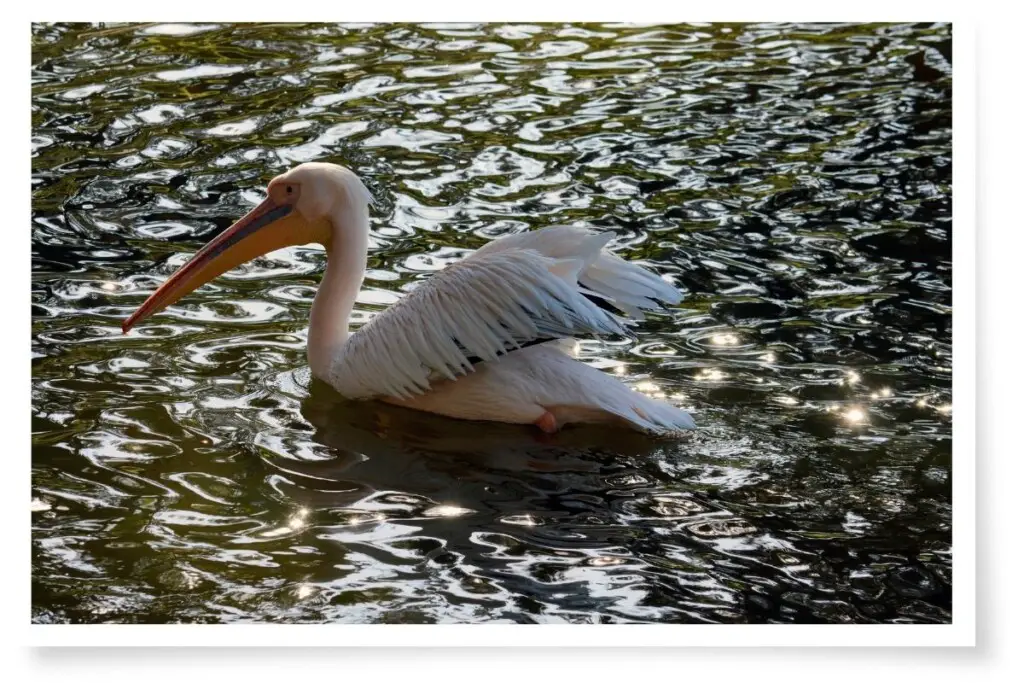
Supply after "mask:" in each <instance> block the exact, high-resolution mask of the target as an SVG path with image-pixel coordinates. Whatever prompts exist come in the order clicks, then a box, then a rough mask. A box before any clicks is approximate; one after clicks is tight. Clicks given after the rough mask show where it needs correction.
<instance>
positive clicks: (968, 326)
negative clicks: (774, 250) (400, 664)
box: [3, 0, 976, 648]
mask: <svg viewBox="0 0 1024 683" xmlns="http://www.w3.org/2000/svg"><path fill="white" fill-rule="evenodd" d="M345 4H346V5H347V4H348V3H345ZM403 4H404V5H405V7H397V8H396V7H394V6H390V7H389V6H387V5H385V4H384V3H381V2H377V3H373V5H372V6H369V5H365V4H361V3H360V4H357V3H353V6H352V7H345V8H344V12H335V15H337V14H339V13H341V14H344V15H345V17H344V19H345V20H346V21H356V20H378V21H387V20H392V21H394V20H401V21H416V20H434V21H436V20H439V19H464V18H465V19H472V20H476V21H486V20H492V21H514V20H518V21H528V20H532V21H545V20H547V21H552V20H559V21H564V20H569V19H571V18H577V20H579V19H578V17H581V16H583V17H587V20H588V21H596V20H619V21H630V22H643V21H651V22H662V23H671V22H677V21H684V20H686V21H693V20H696V19H694V16H693V15H696V16H697V17H698V18H699V19H700V20H702V21H742V20H746V21H750V20H769V19H770V20H779V9H780V5H782V7H781V9H782V10H785V15H786V17H787V18H794V19H795V18H799V19H800V20H803V21H906V20H919V19H922V18H924V19H927V20H949V19H950V18H951V16H952V15H953V14H957V15H962V12H960V11H957V12H953V11H952V10H951V8H952V7H954V5H952V4H951V3H945V6H940V5H943V3H939V2H931V3H918V2H901V3H898V4H897V3H892V2H868V1H865V0H860V1H859V2H857V3H855V6H853V7H849V6H842V5H845V4H846V3H818V2H811V3H800V4H798V5H797V7H796V8H795V9H794V8H793V6H794V4H796V3H792V2H790V3H780V2H778V1H776V2H773V3H771V7H772V9H771V10H766V9H765V5H764V4H763V3H756V2H745V3H733V4H726V3H724V2H716V3H713V8H712V10H713V11H712V12H710V14H711V15H712V16H706V15H708V14H709V11H708V6H707V5H702V6H700V7H693V8H686V7H685V6H683V7H680V8H678V9H674V10H672V11H669V10H668V9H666V4H665V3H661V2H653V3H650V4H643V3H638V2H636V1H634V2H630V3H628V4H627V3H616V4H612V3H610V2H604V3H597V5H596V6H595V3H592V2H587V3H585V4H582V7H581V6H580V5H577V6H576V8H575V9H574V8H572V7H569V6H567V3H564V2H563V3H552V2H549V1H548V2H544V1H536V0H516V2H515V3H512V4H510V5H507V6H503V5H500V4H494V3H490V4H488V3H478V2H468V1H467V2H451V3H448V5H447V6H445V7H439V6H438V4H437V3H430V4H427V3H418V4H413V3H411V2H409V3H403ZM115 7H116V9H114V10H111V9H109V8H97V6H96V4H95V3H70V2H63V1H61V2H48V3H47V4H46V6H45V7H40V8H38V12H37V14H39V15H42V16H39V17H37V18H39V19H45V20H53V19H57V18H60V19H65V20H67V19H78V20H83V19H85V18H97V17H99V18H105V17H116V18H118V19H120V20H128V19H131V20H139V21H153V20H165V21H175V20H177V21H180V20H182V18H183V17H184V16H187V17H188V18H189V20H191V21H223V20H225V19H230V18H232V17H245V19H246V20H247V21H253V20H257V19H265V18H275V19H277V20H281V19H282V17H281V14H282V8H283V9H284V10H290V9H294V14H295V16H287V20H288V21H305V20H309V21H315V20H327V19H328V18H334V19H336V18H337V16H335V17H326V16H323V15H324V10H322V9H321V10H316V11H315V12H314V13H315V15H316V16H301V15H303V14H309V13H310V12H312V11H313V10H312V8H314V7H315V5H312V4H310V5H306V6H303V7H295V8H289V7H286V6H285V7H283V6H281V5H280V4H276V5H272V4H263V5H262V6H260V3H241V6H236V7H235V8H233V9H231V10H230V11H229V10H227V9H225V3H218V4H217V7H216V8H214V10H212V11H211V10H210V4H209V3H202V2H192V1H188V0H179V1H178V2H175V3H171V4H168V5H166V6H164V7H162V8H161V7H156V6H153V5H148V4H142V3H127V2H123V3H117V6H115ZM691 9H692V11H691ZM160 14H163V15H164V16H163V17H160V16H158V15H160ZM168 14H171V15H173V16H167V15H168ZM285 14H290V12H287V11H286V12H285ZM936 14H939V15H940V16H936ZM46 15H56V16H46ZM154 15H157V16H154ZM701 15H705V16H701ZM766 15H770V16H766ZM880 17H884V19H881V18H880ZM13 28H14V29H15V30H17V31H21V32H24V31H25V30H26V24H25V23H20V22H13ZM12 38H13V39H12V40H11V41H10V42H11V43H13V44H14V45H19V44H24V42H26V39H25V37H24V35H23V34H19V35H15V36H13V37H12ZM953 42H954V53H955V59H954V150H955V151H954V157H953V158H954V186H955V190H954V204H953V212H954V223H955V226H956V228H955V230H954V263H955V267H954V271H955V276H954V277H955V278H956V289H955V291H954V309H955V315H954V321H953V335H954V340H955V343H954V353H953V356H954V366H955V368H956V369H955V373H954V405H955V407H956V409H955V410H954V415H953V420H954V456H953V461H954V470H955V475H954V477H953V496H954V501H955V513H954V518H953V534H954V539H955V543H956V545H955V551H954V574H955V578H954V588H953V604H954V622H953V624H950V625H877V626H876V625H857V626H846V625H827V626H814V625H797V624H787V625H772V626H768V625H765V626H760V625H749V626H746V625H744V626H735V625H628V626H616V625H602V626H584V625H579V626H561V625H538V626H505V625H496V624H481V625H433V626H417V625H388V626H375V625H358V626H357V625H274V624H257V625H211V626H204V625H188V626H180V625H176V626H160V625H141V626H132V625H89V626H84V625H39V624H32V625H31V626H29V628H28V629H25V628H24V625H25V623H26V621H27V619H28V614H30V605H29V603H30V594H29V591H27V590H24V591H21V590H17V589H15V596H14V597H15V598H16V599H17V602H18V603H19V604H20V605H22V609H18V610H11V611H15V612H18V613H17V614H16V615H15V618H16V622H15V623H16V624H17V625H19V626H21V627H22V628H19V629H18V631H19V634H20V635H21V638H22V642H23V643H25V644H29V645H35V646H63V645H83V646H109V645H116V646H141V645H162V646H258V647H268V646H281V645H289V644H294V645H303V646H332V647H337V646H340V645H345V646H357V647H367V646H370V647H376V646H417V647H422V646H442V647H450V646H512V645H515V646H520V645H527V646H540V647H551V646H574V647H580V646H584V647H601V648H606V647H613V646H616V647H621V646H627V647H637V646H641V647H649V646H673V647H679V646H708V645H716V646H723V645H725V646H750V645H757V646H793V645H831V646H855V645H856V646H861V645H872V646H939V645H973V644H974V642H975V605H974V598H975V580H974V579H975V566H974V561H975V558H974V550H975V548H974V545H975V536H974V523H975V510H974V503H975V500H974V484H975V481H974V476H975V471H974V458H973V457H972V456H973V445H974V442H975V423H974V417H975V416H974V399H975V396H974V389H975V388H974V381H975V376H974V364H973V361H974V351H975V348H974V347H975V344H974V342H975V339H974V329H975V320H974V305H973V304H974V301H975V291H976V290H975V272H974V270H975V269H974V249H975V228H974V215H975V197H974V194H975V193H974V189H975V188H974V184H973V182H972V179H973V176H974V173H975V170H974V165H973V162H974V154H975V150H974V143H975V139H974V137H975V111H974V107H975V96H974V92H975V79H974V71H975V54H974V28H973V26H972V25H971V24H970V23H969V22H967V21H965V20H963V19H954V29H953ZM23 54H24V52H22V55H23ZM10 61H14V62H16V63H27V60H25V59H24V58H23V57H22V58H19V59H15V60H10ZM8 63H9V62H8ZM21 73H27V69H26V70H25V71H22V72H21ZM26 118H27V116H26ZM12 128H14V130H15V131H18V130H20V131H24V130H26V129H27V128H28V125H27V121H26V125H21V126H20V127H19V126H18V125H17V124H15V125H14V126H12ZM18 143H20V145H19V144H18ZM10 148H11V149H15V150H17V149H25V148H26V146H25V144H24V140H23V139H17V138H16V139H15V144H13V145H11V146H10ZM26 157H27V154H26ZM21 168H22V169H23V173H24V174H25V175H27V174H29V171H28V163H27V159H25V161H24V162H23V163H22V166H21ZM10 170H11V169H10V168H8V169H6V171H10ZM25 175H21V176H20V177H18V179H16V180H14V181H12V185H13V186H14V187H18V186H21V187H24V186H26V185H27V184H26V183H25V181H24V178H25ZM27 224H28V220H24V221H23V222H21V223H19V225H21V226H24V225H27ZM22 235H23V236H24V243H26V244H27V242H28V239H27V237H28V236H27V231H24V230H22ZM19 239H21V237H19ZM20 253H22V254H27V253H28V249H27V248H25V249H24V250H22V251H21V252H20ZM20 265H25V266H27V264H20ZM20 265H19V267H20ZM24 271H25V274H26V275H27V271H28V268H27V267H26V268H25V269H24ZM8 272H10V271H5V272H4V273H3V274H4V276H5V277H7V276H8ZM26 279H27V277H26ZM22 282H24V280H22ZM5 289H7V288H5ZM14 290H15V291H24V290H19V288H18V287H15V288H14ZM26 294H27V293H26ZM26 298H27V296H26ZM22 301H24V299H23V300H22ZM22 306H25V304H22ZM26 328H27V326H26ZM25 339H26V340H27V335H26V337H25ZM24 349H25V346H18V347H17V348H15V349H13V350H12V355H17V354H26V357H27V353H26V351H25V350H24ZM26 369H27V368H26ZM8 376H9V375H8ZM21 376H22V377H26V384H28V380H27V373H26V374H23V375H21ZM5 398H6V397H5ZM19 410H20V412H21V414H22V415H24V416H25V418H24V419H25V422H26V423H27V421H28V420H27V416H28V411H27V410H26V408H25V406H24V405H21V406H20V407H19V406H14V407H13V408H10V409H9V410H5V411H4V412H5V413H8V414H12V413H17V412H18V411H19ZM14 429H15V431H16V432H18V433H20V434H25V433H27V432H28V426H27V424H25V425H24V428H23V429H22V430H20V431H19V430H17V428H14ZM23 443H24V442H23ZM26 445H28V444H26ZM23 452H26V453H27V452H30V448H26V449H25V451H23ZM26 460H27V459H26ZM26 465H27V467H26V469H30V462H28V463H26ZM12 481H13V483H14V484H15V486H11V488H12V491H13V493H12V494H11V495H7V496H5V502H7V501H15V502H16V503H17V505H16V506H14V509H13V510H12V513H13V514H11V515H6V516H5V519H7V520H17V521H19V523H21V524H23V526H21V528H20V530H19V532H18V533H19V535H21V536H22V537H25V538H26V541H25V545H24V546H23V547H24V548H25V552H24V554H23V559H24V563H23V564H22V567H29V568H30V557H29V552H28V548H29V542H28V538H27V536H28V534H27V533H26V531H25V530H26V529H28V528H29V526H28V525H29V517H30V514H29V513H27V512H26V510H27V508H28V506H27V505H24V503H27V494H26V491H27V487H26V486H25V481H26V480H25V479H21V480H17V478H15V477H8V478H7V481H5V483H7V484H10V483H11V482H12ZM25 581H26V579H25V578H24V575H22V578H21V579H20V580H16V581H15V582H13V583H12V582H8V585H14V586H19V585H20V586H25V585H26V582H25Z"/></svg>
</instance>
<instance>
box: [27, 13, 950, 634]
mask: <svg viewBox="0 0 1024 683" xmlns="http://www.w3.org/2000/svg"><path fill="white" fill-rule="evenodd" d="M32 31H33V55H32V61H33V70H32V78H33V91H32V92H33V94H32V149H33V152H32V156H33V162H32V163H33V178H32V188H33V199H32V216H33V225H32V246H33V254H32V267H33V284H32V319H33V332H32V353H33V383H32V414H33V453H32V462H33V467H32V473H33V476H32V509H33V513H32V515H33V540H32V557H33V588H32V590H33V594H32V603H33V615H32V616H33V620H34V621H36V622H179V621H183V622H226V621H276V622H319V621H332V622H358V623H368V622H391V623H393V622H452V621H456V622H484V621H490V622H494V621H499V622H517V623H519V622H686V623H696V622H701V623H706V622H712V623H722V622H804V623H807V622H832V623H835V622H919V623H920V622H923V623H930V622H949V621H950V620H951V600H950V595H951V536H950V518H951V506H950V462H951V441H950V435H951V414H952V406H951V404H950V401H951V393H950V386H951V368H952V362H951V357H950V348H951V347H950V340H951V337H950V334H951V333H950V320H951V309H950V304H951V270H950V264H951V248H950V234H951V228H952V225H951V219H950V215H951V214H950V205H951V192H950V181H951V165H950V161H951V129H950V125H951V75H950V74H951V67H950V59H951V55H950V52H951V41H950V28H949V26H948V25H924V24H918V25H876V26H862V25H831V26H828V25H681V26H628V25H586V26H582V25H580V26H572V25H544V26H533V25H440V24H438V25H422V26H412V25H342V26H306V27H302V26H284V25H279V26H256V25H246V26H241V27H238V26H227V25H203V26H185V25H156V26H118V25H111V26H86V25H60V26H52V25H36V26H34V27H33V29H32ZM314 159H317V160H331V161H335V162H339V163H342V164H344V165H346V166H349V167H350V168H352V169H354V170H356V171H357V172H358V173H359V174H360V175H361V176H362V177H363V178H364V179H365V180H366V182H367V185H368V186H369V187H370V189H371V190H372V192H373V193H374V195H375V197H376V201H377V205H376V207H375V208H374V209H373V212H372V245H371V254H370V265H369V268H370V270H369V274H368V278H367V281H366V285H365V290H364V292H363V293H362V295H361V297H360V299H359V303H358V305H357V309H358V310H357V314H356V318H355V320H354V321H353V322H354V323H355V324H359V323H361V322H364V321H365V320H366V319H367V318H368V317H369V316H370V315H372V313H373V312H374V311H377V310H380V309H381V308H382V307H384V306H386V305H388V304H390V303H393V302H394V301H396V300H397V299H398V298H399V297H400V296H401V295H402V293H403V292H404V291H406V290H407V289H408V287H409V286H410V285H411V284H412V283H414V282H415V281H417V280H419V279H421V278H423V277H426V276H428V275H429V274H430V273H431V272H434V271H436V270H437V269H439V268H441V267H443V266H444V265H445V264H447V263H450V262H452V261H453V260H456V259H458V258H460V257H461V256H462V255H464V254H465V253H466V251H467V250H470V249H474V248H477V247H479V246H480V245H482V244H484V243H486V241H487V240H488V239H490V238H493V237H497V236H500V235H503V234H507V233H511V232H515V231H519V230H525V229H528V228H534V227H539V226H543V225H548V224H552V223H588V224H591V225H595V226H600V227H602V228H605V229H607V230H611V231H614V232H615V234H616V239H615V242H614V244H615V245H616V248H618V249H620V250H621V251H622V253H624V254H626V255H628V256H629V257H631V258H637V259H646V260H647V261H648V262H649V263H651V264H653V265H654V267H656V268H657V270H658V271H659V272H662V273H665V274H667V275H669V276H672V277H673V278H675V280H676V282H677V283H678V285H679V287H680V289H682V290H683V291H684V292H685V294H686V298H685V300H684V303H683V305H682V306H681V307H680V308H679V309H678V310H673V311H672V312H671V313H670V314H669V315H664V316H660V317H652V318H651V319H650V320H648V321H647V322H645V323H643V324H642V325H641V326H639V327H638V328H637V341H613V342H611V343H601V342H595V341H586V342H584V343H583V344H582V346H581V354H582V357H583V358H584V359H585V360H586V362H590V363H594V364H596V365H598V366H599V367H602V368H606V369H607V370H608V371H609V372H619V373H621V374H622V378H623V380H624V381H626V382H628V383H630V384H632V385H634V386H637V387H638V389H639V390H642V391H647V392H650V393H655V394H662V393H664V394H666V395H667V396H668V397H669V399H670V400H672V401H674V402H676V403H677V404H679V405H682V406H684V407H687V408H689V409H691V410H692V411H693V414H694V415H695V417H696V419H697V421H698V423H699V425H700V430H699V432H697V433H695V434H693V435H692V436H690V437H688V438H685V439H683V440H681V441H675V442H673V441H652V440H650V439H647V438H645V437H642V436H638V435H633V434H628V433H622V432H617V431H607V430H600V429H594V428H580V429H571V430H567V431H565V432H563V433H562V434H560V435H558V436H557V437H555V438H554V439H543V438H539V437H538V436H537V434H536V433H535V432H534V431H531V430H529V429H525V428H518V427H509V426H501V425H479V424H470V423H457V422H452V421H448V420H445V419H442V418H437V417H432V416H426V415H416V414H409V413H407V412H403V411H400V410H398V409H394V408H385V407H381V406H374V405H352V404H346V403H344V402H342V401H341V400H340V399H339V398H338V397H337V396H336V395H334V394H333V392H332V391H331V390H330V389H329V388H326V387H324V386H321V385H319V384H318V383H311V382H310V379H309V374H308V370H307V369H306V367H305V362H306V361H305V352H304V346H305V325H306V321H307V316H308V313H309V307H310V303H311V300H312V297H313V294H314V292H315V288H316V285H317V283H318V281H319V273H320V272H321V270H322V268H323V264H324V254H323V252H322V250H319V248H312V247H310V248H294V249H289V250H286V251H282V252H276V253H274V254H272V255H269V256H267V257H265V258H262V259H259V260H257V261H256V262H254V263H251V264H248V265H247V266H245V267H244V268H241V269H239V270H237V271H234V272H232V273H231V274H229V275H228V276H225V277H224V278H222V279H220V280H218V281H216V282H215V283H213V284H211V285H208V286H206V287H204V288H203V289H201V290H200V291H198V292H196V293H195V294H193V295H192V296H190V297H189V298H188V299H186V300H184V301H183V302H181V303H180V304H179V305H177V306H175V307H173V308H172V309H171V310H169V311H168V312H166V313H164V314H161V315H159V316H157V317H156V318H154V319H153V320H151V321H148V322H147V323H146V324H144V325H142V326H141V327H140V329H139V330H138V332H137V333H133V334H132V335H130V336H122V335H121V332H120V328H119V325H120V322H121V320H122V319H123V318H124V317H125V316H127V315H128V314H129V313H130V312H131V311H132V310H133V309H134V308H135V307H136V306H137V305H138V304H139V303H141V301H142V300H143V299H144V298H145V296H146V295H147V294H148V293H149V292H151V291H152V290H153V289H154V288H155V287H156V286H157V285H158V284H159V283H160V282H161V281H162V280H164V279H165V278H166V277H167V276H168V275H169V274H170V273H171V272H172V270H173V269H174V268H176V267H177V266H179V265H180V264H181V263H183V262H184V260H185V259H186V258H187V257H188V255H189V254H191V253H192V252H193V251H194V250H196V249H197V248H198V247H199V246H200V245H201V244H203V243H204V242H205V241H206V240H207V239H209V238H210V237H211V236H213V235H215V234H217V232H218V231H219V230H221V229H223V228H224V227H225V226H227V225H229V224H230V223H231V222H233V221H234V220H235V219H236V218H237V217H239V216H240V215H241V214H242V213H243V212H244V211H246V210H247V209H248V208H249V207H251V205H252V204H253V202H255V201H256V200H257V199H258V198H259V196H260V191H261V188H262V186H263V185H264V183H265V182H266V181H267V180H269V179H270V178H271V177H272V176H273V175H276V174H277V173H280V172H281V171H283V170H285V169H287V168H289V167H290V166H292V165H294V164H296V163H299V162H302V161H308V160H314Z"/></svg>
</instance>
